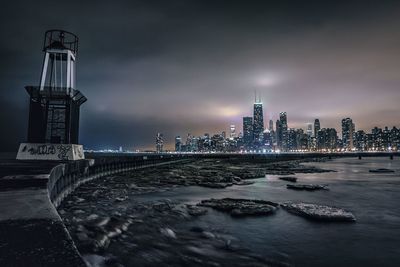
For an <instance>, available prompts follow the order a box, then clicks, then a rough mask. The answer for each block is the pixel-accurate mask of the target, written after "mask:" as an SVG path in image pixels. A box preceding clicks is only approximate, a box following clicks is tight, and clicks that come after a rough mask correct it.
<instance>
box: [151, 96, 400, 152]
mask: <svg viewBox="0 0 400 267" xmlns="http://www.w3.org/2000/svg"><path fill="white" fill-rule="evenodd" d="M263 110H264V109H263V102H262V99H261V97H257V94H256V96H255V99H254V105H253V116H252V117H251V116H243V117H242V124H241V125H239V127H237V125H234V124H230V125H229V132H228V133H230V134H226V129H222V130H220V131H216V132H203V133H199V134H193V133H191V132H190V131H189V132H187V139H186V141H185V142H183V141H182V136H181V135H176V136H175V143H174V146H173V148H170V146H166V147H165V148H166V149H165V150H166V151H173V150H175V151H181V145H183V146H185V143H186V146H189V148H186V149H189V151H197V149H199V148H198V147H197V148H192V146H193V144H192V142H191V140H193V139H195V140H196V142H198V140H197V139H204V138H205V139H206V140H207V139H210V137H217V136H221V137H223V139H222V140H221V141H223V140H228V139H230V140H231V141H232V140H235V142H239V144H237V143H236V144H235V148H234V150H236V151H245V150H249V151H253V150H254V151H262V150H264V151H267V152H268V149H265V148H266V146H265V142H267V143H270V144H269V147H270V148H269V149H270V150H276V149H278V150H282V151H290V150H292V148H291V147H292V146H293V144H291V142H293V140H292V139H293V138H294V139H296V138H299V137H296V136H295V137H291V135H293V134H295V135H296V134H297V133H298V131H300V134H301V135H303V134H304V136H308V139H309V138H311V137H312V138H314V140H310V139H309V140H305V141H306V143H308V144H305V146H306V147H307V149H306V150H314V151H315V150H321V149H335V150H336V149H339V148H343V149H346V150H353V149H362V150H364V149H367V150H370V149H371V146H374V149H388V147H386V148H383V147H381V146H382V145H381V144H380V145H378V147H379V148H375V146H376V144H374V145H372V143H374V142H375V141H377V140H375V141H374V140H372V139H371V138H373V139H376V138H378V139H380V138H382V137H381V136H378V137H377V136H375V137H371V136H369V137H368V134H373V135H374V134H375V135H376V134H377V133H374V131H377V130H379V129H380V131H383V132H382V133H381V134H383V133H384V132H385V131H390V130H392V129H395V128H396V129H397V132H396V134H395V135H396V137H394V138H395V140H394V141H395V142H396V143H397V142H398V141H399V140H397V139H399V138H400V133H399V132H398V128H399V126H398V125H392V126H388V125H385V126H383V127H378V126H374V127H372V128H371V129H361V128H358V127H356V126H355V125H356V124H355V122H354V121H353V120H352V119H351V118H350V117H346V118H342V119H340V127H339V128H335V127H329V126H325V125H324V124H322V126H321V121H320V120H319V119H318V118H315V119H314V123H306V124H304V126H305V127H298V128H296V127H291V124H290V123H289V120H288V114H287V112H285V111H282V112H279V117H278V119H277V120H276V122H275V127H274V121H273V119H270V120H269V122H268V124H267V123H266V121H265V123H264V112H263ZM264 125H268V126H265V127H264ZM240 126H242V127H240ZM260 127H262V133H263V134H262V135H260V133H259V132H260ZM391 127H392V128H391ZM237 128H239V129H242V131H240V132H239V133H238V135H236V129H237ZM232 129H233V132H234V133H235V138H232ZM266 133H267V134H270V133H271V135H273V136H269V137H268V138H270V139H269V140H268V141H267V140H265V134H266ZM159 134H160V133H157V136H158V135H159ZM228 137H229V138H228ZM368 138H369V139H371V140H369V141H367V139H368ZM388 138H389V137H388ZM177 139H179V145H178V143H177ZM389 139H390V138H389ZM157 140H158V138H157ZM164 141H165V140H163V142H164ZM295 142H296V141H295ZM367 142H370V144H369V146H370V147H368V146H367V145H366V143H367ZM371 142H372V143H371ZM387 142H389V140H388V141H387ZM167 143H168V141H167ZM228 143H229V142H228ZM228 143H227V144H224V145H223V146H224V147H225V146H226V145H227V146H229V144H228ZM312 143H313V144H312ZM379 143H381V140H380V141H379ZM389 143H390V142H389ZM156 144H157V141H156ZM194 146H197V143H196V144H194ZM296 146H297V144H296ZM366 147H368V148H366ZM222 149H223V150H224V149H226V148H222ZM147 150H150V151H151V150H153V149H151V148H150V149H147ZM206 150H207V149H206ZM156 151H157V152H161V151H160V150H159V149H158V146H157V149H156ZM227 151H229V148H228V149H227Z"/></svg>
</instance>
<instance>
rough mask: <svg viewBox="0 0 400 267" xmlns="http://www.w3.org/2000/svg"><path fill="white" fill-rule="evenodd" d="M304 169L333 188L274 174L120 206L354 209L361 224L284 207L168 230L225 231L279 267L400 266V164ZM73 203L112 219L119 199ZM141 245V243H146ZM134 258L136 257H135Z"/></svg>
mask: <svg viewBox="0 0 400 267" xmlns="http://www.w3.org/2000/svg"><path fill="white" fill-rule="evenodd" d="M304 164H309V165H312V166H316V167H319V168H322V169H330V170H335V171H336V172H327V173H316V174H297V175H296V177H297V178H298V183H316V184H326V185H328V186H329V189H330V190H329V191H325V190H321V191H314V192H308V191H295V190H288V189H286V184H287V183H288V182H285V181H282V180H279V179H278V176H274V175H267V176H266V177H260V178H258V179H255V180H253V181H255V183H254V184H252V185H247V186H232V187H227V188H225V189H211V188H204V187H198V186H190V187H178V188H174V189H172V190H168V191H164V192H155V193H146V194H139V195H133V196H130V197H129V199H128V200H127V201H126V202H122V203H121V204H118V205H125V206H129V205H131V206H133V205H136V203H149V202H153V201H157V200H165V199H170V200H172V201H174V202H177V203H193V204H196V203H198V202H199V201H201V200H203V199H208V198H223V197H232V198H250V199H263V200H270V201H273V202H308V203H315V204H322V205H330V206H337V207H340V208H343V209H345V210H348V211H350V212H352V213H353V214H354V215H355V217H356V218H357V222H356V223H322V222H315V221H310V220H307V219H305V218H302V217H299V216H295V215H293V214H290V213H288V212H286V211H285V210H283V209H279V210H278V211H277V212H276V214H274V215H271V216H260V217H245V218H232V217H231V216H230V215H228V214H225V213H222V212H218V211H215V210H211V209H210V210H209V212H208V213H207V214H206V215H203V216H199V217H198V218H196V219H194V220H189V221H182V222H180V223H176V224H174V225H173V226H169V227H172V228H173V229H174V230H176V231H178V230H180V229H186V231H189V229H190V228H191V227H193V226H197V227H201V228H203V229H207V230H210V231H211V232H214V233H224V234H226V235H228V236H230V237H232V238H234V240H233V242H234V243H235V244H238V245H239V246H240V247H242V248H246V249H249V251H252V252H254V253H256V254H258V255H262V257H265V258H268V259H271V260H272V262H277V263H279V264H280V263H282V264H287V265H293V266H308V267H312V266H335V267H337V266H400V206H399V205H400V159H399V158H396V157H395V158H394V160H390V159H389V158H363V159H362V160H359V159H356V158H352V159H334V160H330V161H326V162H312V163H304ZM377 168H388V169H392V170H395V172H394V173H370V172H369V170H370V169H377ZM96 182H98V184H99V186H102V187H105V186H108V187H109V186H110V185H108V184H107V179H105V180H103V181H95V182H93V183H96ZM117 185H118V184H116V185H115V184H114V185H112V186H117ZM86 190H87V191H85V190H83V189H78V190H77V191H76V192H74V193H73V194H72V195H71V196H69V198H68V199H73V197H74V194H80V195H81V196H83V195H85V194H86V195H87V194H88V193H89V192H90V190H92V189H90V186H89V187H88V188H87V189H86ZM111 190H113V189H111ZM80 191H82V192H80ZM85 192H86V193H85ZM103 198H104V197H103ZM68 199H67V200H68ZM67 202H68V201H67ZM71 205H80V207H79V208H80V209H87V210H85V212H86V214H90V213H93V212H99V211H100V209H104V213H107V212H108V214H110V213H111V212H112V211H113V209H116V206H115V205H116V204H115V202H113V200H108V199H106V198H104V199H102V196H99V197H98V199H96V200H94V201H90V200H88V201H86V202H80V203H78V204H71ZM100 206H101V207H100ZM85 207H86V208H85ZM89 207H91V208H89ZM107 210H108V211H107ZM85 216H86V215H85ZM67 226H68V224H67ZM134 230H136V232H134ZM132 232H133V233H132V235H131V236H133V237H135V236H138V234H141V233H140V232H138V230H137V229H135V228H132ZM129 238H130V237H129V236H128V237H127V240H125V241H124V242H125V243H120V244H119V245H118V244H116V245H114V247H115V246H117V249H114V251H113V252H117V253H118V251H119V250H120V249H119V248H122V247H123V246H126V244H129V242H130V241H129ZM113 242H115V243H118V242H119V241H118V240H115V241H113ZM132 242H133V241H132ZM135 242H136V243H137V242H138V241H137V240H136V241H135ZM115 243H114V244H115ZM138 244H139V245H140V240H139V243H138ZM118 246H119V248H118ZM131 257H136V256H135V255H134V254H132V256H131ZM279 264H278V265H279ZM128 265H129V264H128ZM230 265H231V264H229V265H227V266H230ZM232 265H234V264H232ZM135 266H137V264H136V265H135ZM154 266H157V265H154ZM161 266H162V264H161ZM249 266H251V264H250V265H249Z"/></svg>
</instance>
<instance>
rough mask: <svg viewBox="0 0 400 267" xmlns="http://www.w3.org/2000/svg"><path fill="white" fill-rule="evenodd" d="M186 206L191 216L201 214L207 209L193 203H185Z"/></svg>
mask: <svg viewBox="0 0 400 267" xmlns="http://www.w3.org/2000/svg"><path fill="white" fill-rule="evenodd" d="M186 208H187V212H188V213H189V215H192V216H201V215H204V214H206V213H207V211H208V210H207V209H205V208H202V207H198V206H194V205H186Z"/></svg>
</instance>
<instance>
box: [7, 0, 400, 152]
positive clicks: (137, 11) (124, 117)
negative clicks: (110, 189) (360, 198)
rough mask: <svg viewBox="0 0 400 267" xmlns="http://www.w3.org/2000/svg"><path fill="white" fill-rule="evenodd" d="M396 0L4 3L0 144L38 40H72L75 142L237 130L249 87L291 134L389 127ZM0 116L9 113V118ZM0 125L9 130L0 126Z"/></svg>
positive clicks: (394, 90) (15, 120) (14, 135)
mask: <svg viewBox="0 0 400 267" xmlns="http://www.w3.org/2000/svg"><path fill="white" fill-rule="evenodd" d="M399 11H400V4H399V3H397V1H248V2H245V1H93V2H90V1H67V2H60V1H13V2H12V3H8V4H7V5H3V6H2V8H1V10H0V22H1V23H0V34H1V36H2V41H1V42H0V57H1V59H2V61H1V62H2V63H1V64H0V96H1V102H0V103H1V110H0V111H1V113H2V117H1V126H2V134H1V136H2V138H1V144H0V145H2V147H6V146H5V145H6V144H7V149H12V146H13V145H12V144H14V145H15V144H17V143H18V142H19V141H22V140H23V137H24V135H25V128H26V124H27V114H25V113H24V112H26V111H27V107H26V104H27V95H26V93H25V91H24V89H23V86H25V85H28V84H37V83H38V78H39V74H40V67H41V62H42V56H43V55H42V54H41V45H42V38H43V33H44V31H45V30H47V29H50V28H63V29H66V30H69V31H72V32H74V33H76V34H77V35H78V36H79V37H80V47H79V54H78V64H79V65H78V83H77V85H78V89H80V90H81V91H82V92H83V93H84V94H85V95H86V96H87V97H88V99H89V101H88V102H87V103H86V104H85V105H84V106H83V110H82V124H81V140H82V143H83V144H85V146H87V147H92V148H100V147H107V146H113V147H118V146H120V145H122V146H124V147H128V148H145V147H149V146H152V145H153V143H154V136H155V134H156V132H157V131H161V132H163V133H164V134H165V135H166V137H167V138H168V141H169V142H170V143H172V139H173V137H174V135H186V133H187V132H191V133H193V134H202V133H204V132H210V133H213V132H216V131H223V130H227V128H228V126H229V124H231V123H234V124H236V125H237V126H238V128H239V127H241V117H242V116H246V115H250V114H251V108H252V99H253V92H254V89H257V90H258V91H259V92H261V94H262V97H263V101H264V103H265V109H266V112H265V117H266V118H273V119H274V120H276V118H277V114H278V113H279V112H280V111H287V112H288V118H289V126H290V127H305V124H306V123H308V122H311V121H313V120H314V118H316V117H318V118H320V119H321V123H322V126H324V127H337V128H338V127H339V123H340V120H341V118H342V117H348V116H350V117H352V118H353V119H354V120H355V122H356V127H357V128H364V129H370V128H371V127H373V126H375V125H378V126H384V124H388V125H389V126H392V125H397V126H399V121H398V115H397V114H398V113H399V111H400V107H399V105H398V103H399V100H400V93H399V92H400V91H399V84H400V62H399V60H398V55H399V52H400V32H399V31H398V29H397V26H398V25H399V23H400V18H399V17H398V13H399ZM4 114H10V115H9V116H7V115H4ZM5 125H9V126H10V127H5Z"/></svg>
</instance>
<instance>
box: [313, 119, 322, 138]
mask: <svg viewBox="0 0 400 267" xmlns="http://www.w3.org/2000/svg"><path fill="white" fill-rule="evenodd" d="M320 129H321V124H320V123H319V119H315V121H314V137H315V138H318V131H319V130H320Z"/></svg>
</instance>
